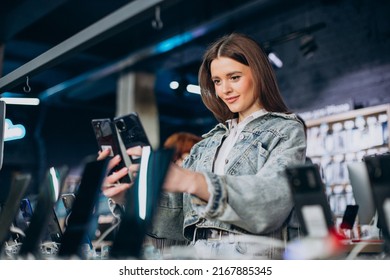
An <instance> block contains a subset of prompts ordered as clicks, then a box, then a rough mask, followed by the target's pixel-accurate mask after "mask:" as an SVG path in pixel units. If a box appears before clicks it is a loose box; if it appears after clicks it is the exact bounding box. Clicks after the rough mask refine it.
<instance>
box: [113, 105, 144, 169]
mask: <svg viewBox="0 0 390 280" xmlns="http://www.w3.org/2000/svg"><path fill="white" fill-rule="evenodd" d="M114 123H115V126H116V129H117V131H118V134H119V136H120V141H122V143H123V146H124V147H125V148H126V149H128V148H131V147H136V146H151V145H150V142H149V139H148V136H147V135H146V132H145V130H144V127H143V125H142V123H141V120H140V118H139V116H138V114H137V113H136V112H132V113H130V114H128V115H125V116H120V117H116V118H114ZM131 160H132V162H139V159H135V158H132V159H131Z"/></svg>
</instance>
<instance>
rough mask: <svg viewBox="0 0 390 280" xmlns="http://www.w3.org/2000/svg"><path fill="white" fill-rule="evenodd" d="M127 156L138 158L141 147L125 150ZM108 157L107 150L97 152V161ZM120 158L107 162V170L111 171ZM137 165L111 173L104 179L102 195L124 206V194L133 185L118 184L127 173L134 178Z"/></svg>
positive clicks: (116, 157)
mask: <svg viewBox="0 0 390 280" xmlns="http://www.w3.org/2000/svg"><path fill="white" fill-rule="evenodd" d="M127 154H128V155H130V156H140V155H141V154H142V148H141V147H134V148H130V149H128V150H127ZM109 155H110V151H109V150H104V151H100V152H99V156H98V158H97V160H102V159H105V158H107V157H108V156H109ZM121 160H122V159H121V157H120V156H119V155H116V156H115V157H113V158H112V159H110V161H109V162H108V167H107V169H108V170H112V169H113V168H114V167H115V166H117V165H118V164H119V163H120V161H121ZM138 169H139V164H132V165H130V166H129V168H127V167H123V168H122V169H120V170H118V171H116V172H113V173H111V174H110V175H108V176H107V177H106V179H105V180H104V183H103V188H102V192H103V194H104V195H105V196H106V197H108V198H111V199H113V200H114V201H115V202H116V203H118V204H124V203H125V193H126V190H128V189H129V188H130V187H131V186H132V185H133V183H130V184H128V183H126V184H124V183H118V182H119V180H120V179H121V178H123V177H124V176H127V174H128V172H130V173H131V174H132V177H133V178H135V176H136V175H137V173H138Z"/></svg>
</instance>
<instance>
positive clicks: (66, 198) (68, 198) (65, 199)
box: [61, 193, 93, 249]
mask: <svg viewBox="0 0 390 280" xmlns="http://www.w3.org/2000/svg"><path fill="white" fill-rule="evenodd" d="M61 200H62V203H63V205H64V207H65V211H66V217H65V228H66V227H67V226H68V219H69V217H70V214H71V212H72V207H73V203H74V201H75V200H76V195H75V194H74V193H64V194H62V195H61ZM81 243H85V244H88V246H89V248H91V249H92V248H93V246H92V241H91V238H90V237H89V235H88V234H86V235H85V237H84V239H83V240H82V241H81Z"/></svg>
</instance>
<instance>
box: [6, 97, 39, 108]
mask: <svg viewBox="0 0 390 280" xmlns="http://www.w3.org/2000/svg"><path fill="white" fill-rule="evenodd" d="M0 100H3V101H4V102H5V103H6V104H11V105H33V106H36V105H39V99H38V98H27V97H1V98H0Z"/></svg>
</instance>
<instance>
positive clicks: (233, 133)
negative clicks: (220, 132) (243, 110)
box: [214, 109, 267, 175]
mask: <svg viewBox="0 0 390 280" xmlns="http://www.w3.org/2000/svg"><path fill="white" fill-rule="evenodd" d="M266 113H267V111H266V110H264V109H260V110H259V111H256V112H254V113H252V114H251V115H249V116H248V117H246V118H245V119H244V120H243V121H242V122H240V123H238V119H231V120H228V121H227V126H228V129H229V135H228V136H227V137H226V139H225V140H224V141H223V143H222V145H221V148H220V149H219V152H218V155H217V158H216V159H215V163H214V173H215V174H218V175H223V174H225V172H224V169H225V165H226V163H227V162H228V159H227V156H228V154H229V152H230V150H231V149H232V148H233V146H234V143H236V141H237V139H238V137H239V136H240V134H241V132H242V130H243V129H244V127H245V125H246V124H247V123H249V122H250V121H252V120H254V119H256V118H258V117H260V116H262V115H264V114H266Z"/></svg>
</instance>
